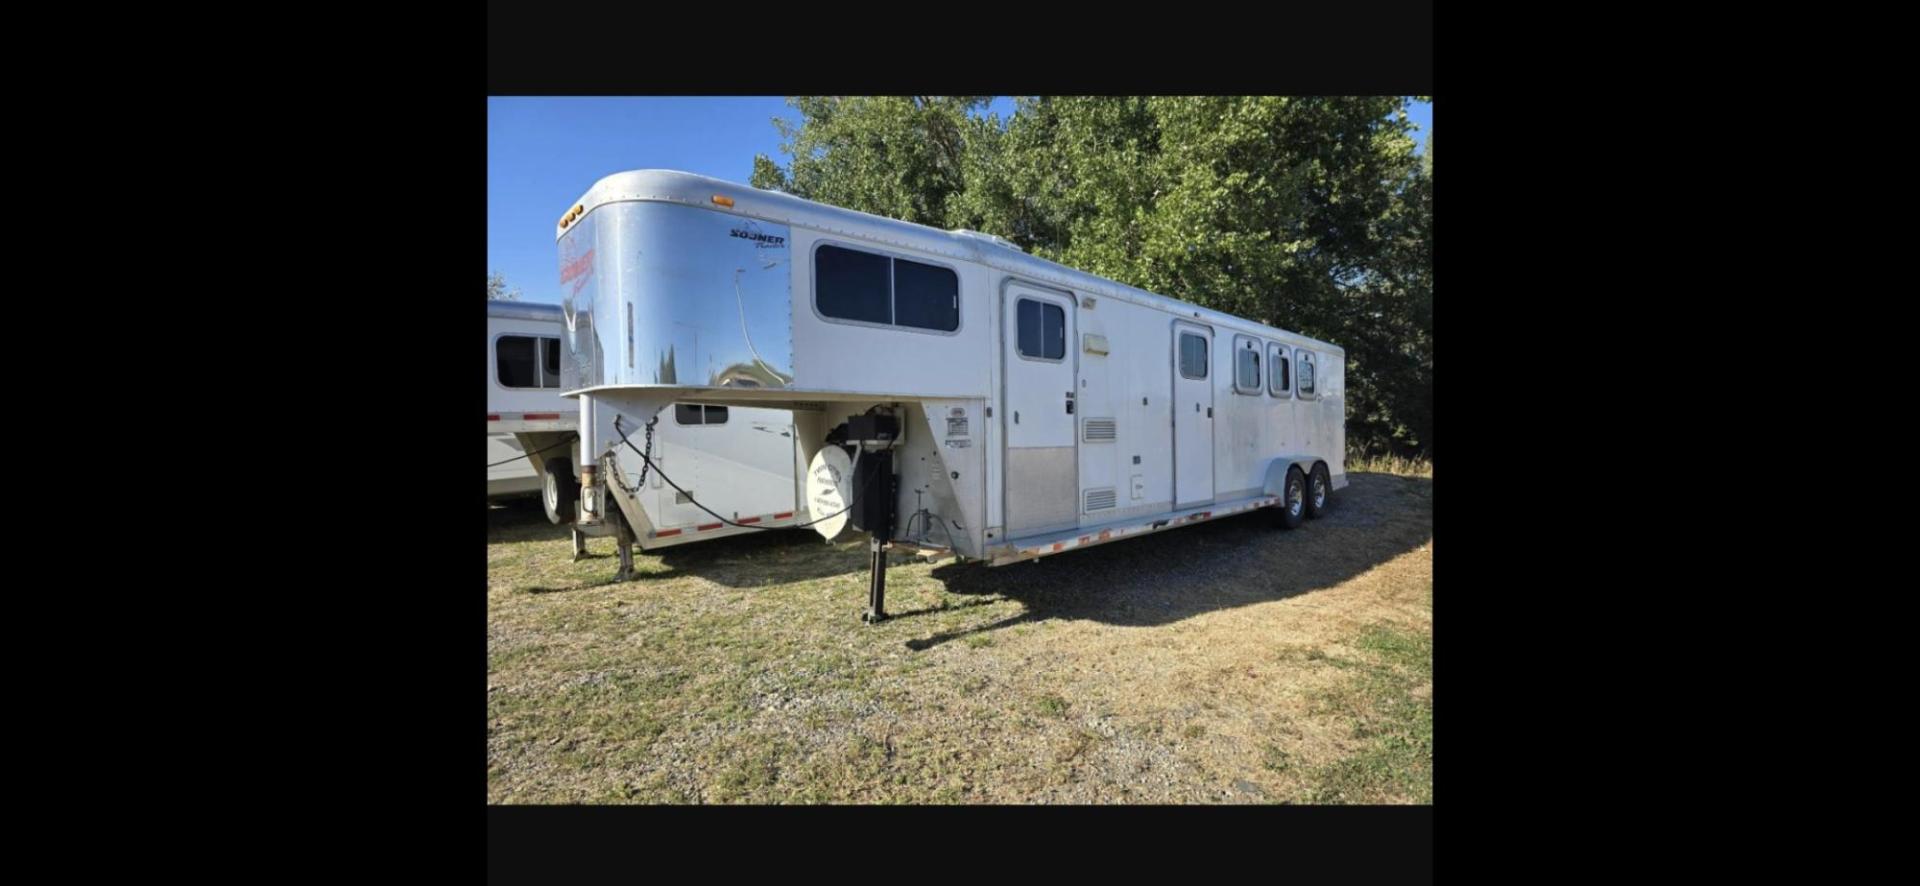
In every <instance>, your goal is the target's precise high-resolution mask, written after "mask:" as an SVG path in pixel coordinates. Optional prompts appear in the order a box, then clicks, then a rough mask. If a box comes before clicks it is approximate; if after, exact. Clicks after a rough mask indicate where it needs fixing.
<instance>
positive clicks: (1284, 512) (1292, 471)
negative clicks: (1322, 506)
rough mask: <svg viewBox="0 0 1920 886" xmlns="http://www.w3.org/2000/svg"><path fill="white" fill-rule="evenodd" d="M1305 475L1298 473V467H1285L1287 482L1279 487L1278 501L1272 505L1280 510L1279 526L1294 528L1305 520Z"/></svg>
mask: <svg viewBox="0 0 1920 886" xmlns="http://www.w3.org/2000/svg"><path fill="white" fill-rule="evenodd" d="M1306 498H1307V475H1305V474H1302V473H1300V469H1299V468H1298V467H1292V468H1288V469H1287V482H1286V483H1285V484H1284V485H1283V486H1281V488H1280V503H1279V504H1277V505H1274V507H1275V508H1276V509H1277V510H1279V512H1280V528H1281V529H1295V528H1298V527H1299V526H1300V524H1301V523H1302V522H1305V521H1306V518H1307V516H1306V511H1307V505H1306Z"/></svg>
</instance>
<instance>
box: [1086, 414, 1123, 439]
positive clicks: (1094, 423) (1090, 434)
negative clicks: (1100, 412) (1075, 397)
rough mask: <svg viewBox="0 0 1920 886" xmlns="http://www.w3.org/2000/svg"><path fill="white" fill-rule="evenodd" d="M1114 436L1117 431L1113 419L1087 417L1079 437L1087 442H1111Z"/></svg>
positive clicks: (1116, 434)
mask: <svg viewBox="0 0 1920 886" xmlns="http://www.w3.org/2000/svg"><path fill="white" fill-rule="evenodd" d="M1116 436H1118V433H1117V428H1116V426H1115V425H1114V421H1113V419H1110V418H1090V419H1087V422H1086V425H1085V428H1084V431H1083V433H1082V434H1081V439H1082V440H1085V441H1086V442H1088V443H1112V442H1113V441H1114V438H1115V437H1116Z"/></svg>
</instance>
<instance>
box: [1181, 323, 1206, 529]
mask: <svg viewBox="0 0 1920 886" xmlns="http://www.w3.org/2000/svg"><path fill="white" fill-rule="evenodd" d="M1213 344H1214V342H1213V330H1212V329H1210V328H1208V327H1205V326H1201V325H1199V324H1196V323H1188V322H1185V321H1183V320H1175V321H1174V323H1173V364H1172V367H1171V369H1172V371H1173V490H1174V492H1173V506H1174V507H1175V508H1176V509H1178V508H1188V507H1193V506H1194V505H1202V504H1206V503H1207V502H1210V501H1213V378H1212V375H1213Z"/></svg>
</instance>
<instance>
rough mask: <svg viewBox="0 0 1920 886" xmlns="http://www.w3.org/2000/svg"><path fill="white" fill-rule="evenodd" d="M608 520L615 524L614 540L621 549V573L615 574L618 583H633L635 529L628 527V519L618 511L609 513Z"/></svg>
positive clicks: (614, 577) (614, 578)
mask: <svg viewBox="0 0 1920 886" xmlns="http://www.w3.org/2000/svg"><path fill="white" fill-rule="evenodd" d="M607 519H608V520H610V521H612V522H613V538H614V541H615V542H616V543H617V544H618V545H619V549H620V571H619V572H616V573H614V576H613V580H614V581H616V582H622V581H632V580H633V576H634V572H633V529H632V528H631V527H629V526H628V525H627V518H626V517H625V516H624V515H622V514H620V513H619V512H617V511H609V512H608V513H607Z"/></svg>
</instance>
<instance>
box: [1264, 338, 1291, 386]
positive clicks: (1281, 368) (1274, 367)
mask: <svg viewBox="0 0 1920 886" xmlns="http://www.w3.org/2000/svg"><path fill="white" fill-rule="evenodd" d="M1288 362H1289V361H1288V360H1287V349H1286V346H1284V345H1275V344H1270V345H1267V365H1268V366H1269V367H1271V368H1270V369H1268V370H1267V375H1268V377H1269V378H1268V381H1267V393H1269V394H1272V395H1274V396H1275V397H1291V396H1293V379H1292V377H1291V376H1292V373H1291V372H1290V371H1289V369H1288Z"/></svg>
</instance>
